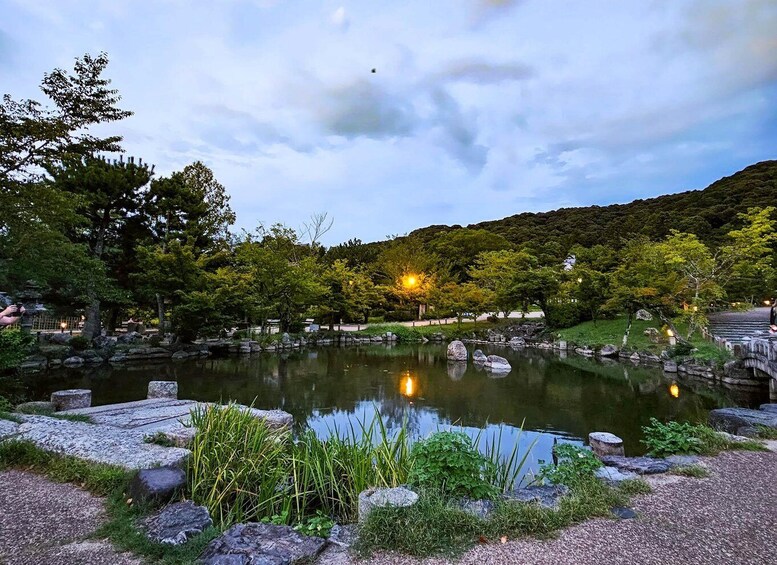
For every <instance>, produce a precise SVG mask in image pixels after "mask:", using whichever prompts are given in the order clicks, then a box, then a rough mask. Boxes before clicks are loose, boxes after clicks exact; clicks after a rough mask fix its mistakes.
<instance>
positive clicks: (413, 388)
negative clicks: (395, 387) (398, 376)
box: [399, 372, 418, 398]
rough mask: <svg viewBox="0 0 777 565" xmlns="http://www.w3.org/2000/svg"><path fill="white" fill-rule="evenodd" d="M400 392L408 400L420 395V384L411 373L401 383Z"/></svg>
mask: <svg viewBox="0 0 777 565" xmlns="http://www.w3.org/2000/svg"><path fill="white" fill-rule="evenodd" d="M399 392H400V394H401V395H402V396H406V397H408V398H413V397H414V396H415V395H416V394H417V393H418V384H417V383H416V381H415V379H414V378H413V377H412V376H411V375H410V373H409V372H408V373H406V374H405V376H404V377H402V380H400V381H399Z"/></svg>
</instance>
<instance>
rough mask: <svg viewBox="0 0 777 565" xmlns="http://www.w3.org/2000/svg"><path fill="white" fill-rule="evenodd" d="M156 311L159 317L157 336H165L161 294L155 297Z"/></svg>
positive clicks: (163, 303)
mask: <svg viewBox="0 0 777 565" xmlns="http://www.w3.org/2000/svg"><path fill="white" fill-rule="evenodd" d="M156 310H157V316H158V317H159V335H160V336H164V335H165V299H164V298H163V297H162V295H161V294H158V293H157V295H156Z"/></svg>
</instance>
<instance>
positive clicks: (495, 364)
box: [483, 355, 512, 373]
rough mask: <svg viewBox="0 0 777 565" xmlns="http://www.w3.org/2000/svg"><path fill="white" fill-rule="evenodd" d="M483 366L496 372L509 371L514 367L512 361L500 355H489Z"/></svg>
mask: <svg viewBox="0 0 777 565" xmlns="http://www.w3.org/2000/svg"><path fill="white" fill-rule="evenodd" d="M483 366H484V367H485V368H486V369H488V370H489V371H492V372H494V373H509V372H510V370H511V369H512V366H511V365H510V362H509V361H508V360H507V359H505V358H504V357H500V356H499V355H489V356H488V357H487V358H486V363H485V364H484V365H483Z"/></svg>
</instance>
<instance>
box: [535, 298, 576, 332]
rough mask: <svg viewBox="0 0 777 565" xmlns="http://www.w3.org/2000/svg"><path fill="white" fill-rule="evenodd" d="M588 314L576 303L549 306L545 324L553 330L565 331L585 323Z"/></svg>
mask: <svg viewBox="0 0 777 565" xmlns="http://www.w3.org/2000/svg"><path fill="white" fill-rule="evenodd" d="M585 317H586V312H585V310H583V308H582V307H581V306H580V305H579V304H578V303H576V302H562V303H559V304H548V306H547V310H546V311H545V322H546V323H547V324H548V326H549V327H551V328H553V329H564V328H571V327H572V326H576V325H578V324H579V323H581V322H583V321H584V320H585Z"/></svg>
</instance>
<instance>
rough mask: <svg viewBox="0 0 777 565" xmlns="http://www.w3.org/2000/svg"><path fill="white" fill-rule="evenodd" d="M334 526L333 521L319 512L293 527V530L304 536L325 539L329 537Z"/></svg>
mask: <svg viewBox="0 0 777 565" xmlns="http://www.w3.org/2000/svg"><path fill="white" fill-rule="evenodd" d="M334 525H335V521H334V520H332V519H331V518H330V517H329V516H327V515H325V514H322V513H321V512H319V513H317V514H316V515H315V516H313V517H311V518H307V519H305V520H303V521H302V522H300V523H299V524H297V525H296V526H294V529H295V530H297V531H298V532H299V533H301V534H304V535H306V536H317V537H320V538H326V537H329V533H330V532H331V531H332V528H333V527H334Z"/></svg>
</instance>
